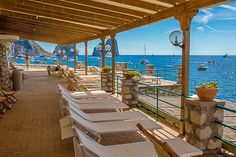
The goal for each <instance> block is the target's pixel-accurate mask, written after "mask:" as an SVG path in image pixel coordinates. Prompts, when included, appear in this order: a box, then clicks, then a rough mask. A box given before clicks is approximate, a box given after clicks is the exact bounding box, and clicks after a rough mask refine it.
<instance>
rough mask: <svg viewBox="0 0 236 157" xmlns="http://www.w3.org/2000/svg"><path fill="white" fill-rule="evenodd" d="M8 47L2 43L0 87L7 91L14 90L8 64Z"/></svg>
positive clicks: (0, 50) (0, 49)
mask: <svg viewBox="0 0 236 157" xmlns="http://www.w3.org/2000/svg"><path fill="white" fill-rule="evenodd" d="M6 51H7V50H6V47H5V45H4V44H1V43H0V86H1V88H3V89H4V90H6V91H11V90H12V81H11V77H10V71H9V68H8V63H7V54H6Z"/></svg>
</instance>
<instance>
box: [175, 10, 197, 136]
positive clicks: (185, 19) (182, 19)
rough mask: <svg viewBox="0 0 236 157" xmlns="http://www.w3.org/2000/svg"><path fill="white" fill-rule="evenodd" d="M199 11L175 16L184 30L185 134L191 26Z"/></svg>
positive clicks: (182, 89)
mask: <svg viewBox="0 0 236 157" xmlns="http://www.w3.org/2000/svg"><path fill="white" fill-rule="evenodd" d="M196 13H197V11H194V12H185V13H183V14H182V15H180V16H177V17H175V18H176V19H177V20H178V21H179V23H180V27H181V30H182V32H183V47H182V84H181V93H182V97H181V111H180V120H181V122H182V125H181V126H180V134H182V135H184V134H185V124H184V106H185V99H186V98H187V97H188V94H189V56H190V27H191V21H192V18H193V17H194V16H195V15H196Z"/></svg>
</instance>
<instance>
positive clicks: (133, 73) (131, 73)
mask: <svg viewBox="0 0 236 157" xmlns="http://www.w3.org/2000/svg"><path fill="white" fill-rule="evenodd" d="M124 76H125V78H127V79H130V78H134V77H137V78H140V77H141V73H140V72H139V71H133V70H128V71H126V72H125V73H124Z"/></svg>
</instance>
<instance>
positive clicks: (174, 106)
mask: <svg viewBox="0 0 236 157" xmlns="http://www.w3.org/2000/svg"><path fill="white" fill-rule="evenodd" d="M134 92H136V93H138V94H141V95H145V96H148V97H150V98H154V99H157V100H160V101H161V102H164V103H166V104H168V105H171V106H173V107H176V108H179V109H180V108H181V107H180V106H177V105H174V104H171V103H169V102H167V101H165V100H163V99H160V98H157V97H155V96H152V95H150V94H146V93H142V92H140V91H137V90H134Z"/></svg>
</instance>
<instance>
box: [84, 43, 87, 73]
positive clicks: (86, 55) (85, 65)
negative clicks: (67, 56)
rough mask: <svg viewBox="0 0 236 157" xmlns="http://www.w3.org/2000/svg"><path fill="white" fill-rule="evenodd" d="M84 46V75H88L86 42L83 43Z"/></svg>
mask: <svg viewBox="0 0 236 157" xmlns="http://www.w3.org/2000/svg"><path fill="white" fill-rule="evenodd" d="M84 45H85V75H88V41H85V42H84Z"/></svg>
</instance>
